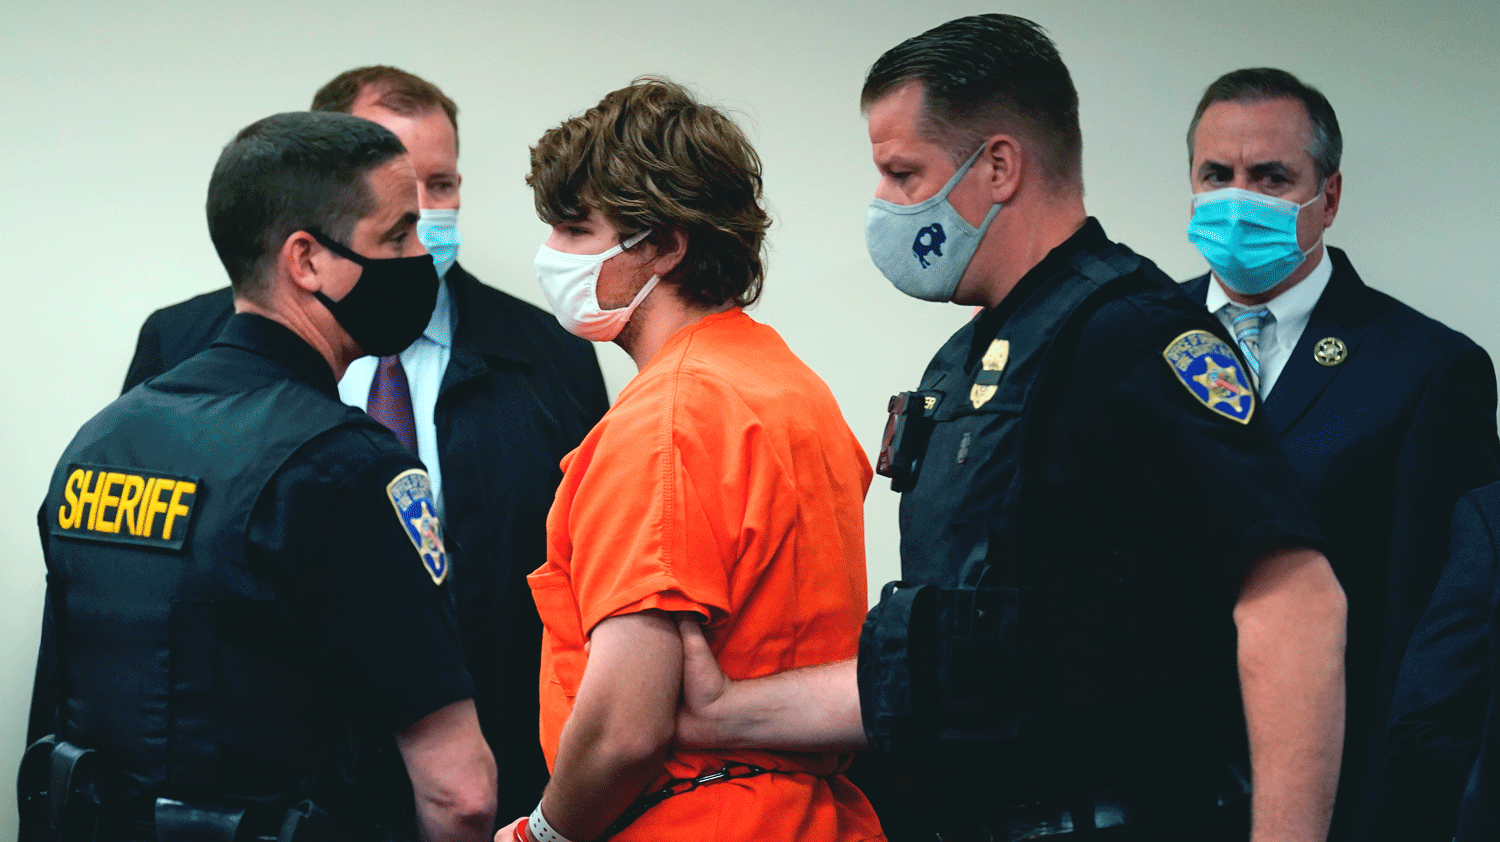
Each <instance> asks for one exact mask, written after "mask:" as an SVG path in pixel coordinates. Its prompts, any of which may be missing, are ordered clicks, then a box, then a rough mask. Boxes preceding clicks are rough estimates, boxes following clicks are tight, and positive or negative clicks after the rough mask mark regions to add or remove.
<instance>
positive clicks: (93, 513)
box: [73, 471, 109, 529]
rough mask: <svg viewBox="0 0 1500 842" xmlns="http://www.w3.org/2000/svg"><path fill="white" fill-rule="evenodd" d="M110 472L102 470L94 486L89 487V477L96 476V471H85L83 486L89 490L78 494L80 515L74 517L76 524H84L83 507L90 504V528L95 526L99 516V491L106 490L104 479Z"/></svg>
mask: <svg viewBox="0 0 1500 842" xmlns="http://www.w3.org/2000/svg"><path fill="white" fill-rule="evenodd" d="M108 474H109V472H108V471H100V472H99V475H98V476H97V477H95V478H94V487H93V488H89V478H90V477H92V476H94V472H93V471H88V472H86V473H84V475H83V487H84V488H85V489H87V490H85V491H84V492H83V493H82V494H79V495H78V515H77V516H76V517H75V518H74V519H73V523H74V524H75V525H78V526H82V525H83V507H84V506H88V507H89V520H88V528H89V529H93V528H94V519H95V518H97V517H98V516H99V492H101V491H103V490H104V479H105V477H106V476H108Z"/></svg>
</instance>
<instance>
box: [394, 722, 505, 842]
mask: <svg viewBox="0 0 1500 842" xmlns="http://www.w3.org/2000/svg"><path fill="white" fill-rule="evenodd" d="M396 744H397V746H398V747H399V749H400V751H401V757H402V760H403V761H404V762H405V764H406V771H407V774H408V775H409V776H410V777H411V782H412V792H413V795H414V796H415V799H416V808H417V830H418V833H419V835H420V836H421V838H422V842H469V840H481V839H488V838H489V836H490V830H491V828H492V827H493V826H494V821H495V786H496V785H495V761H494V758H493V757H491V756H490V750H489V746H487V745H486V744H485V742H484V736H483V734H481V733H480V730H479V720H478V717H477V716H476V714H475V711H474V702H473V701H472V700H469V699H465V700H464V701H462V702H455V703H454V704H451V705H449V706H447V707H445V708H443V709H442V710H439V711H437V712H435V713H433V714H431V715H429V716H427V717H426V718H424V719H422V720H421V721H420V722H417V723H416V724H415V725H412V726H411V727H410V728H408V729H406V730H405V731H403V732H401V733H399V734H397V735H396Z"/></svg>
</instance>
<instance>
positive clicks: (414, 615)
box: [21, 113, 495, 842]
mask: <svg viewBox="0 0 1500 842" xmlns="http://www.w3.org/2000/svg"><path fill="white" fill-rule="evenodd" d="M207 207H208V222H209V232H210V234H211V235H212V237H213V241H214V245H215V247H216V249H217V250H218V253H219V257H220V259H221V260H222V261H223V263H224V266H225V268H226V269H227V270H228V272H229V276H230V280H231V283H232V286H233V289H234V298H235V310H236V314H235V315H234V316H233V317H232V318H231V319H230V320H229V323H228V325H227V326H226V328H225V330H224V333H223V334H222V335H221V336H220V338H219V339H218V341H216V342H215V343H214V344H213V346H212V347H211V348H210V349H208V350H206V351H204V352H203V353H201V354H198V355H197V356H195V357H193V358H191V359H189V360H188V361H186V362H184V363H183V364H182V365H180V366H178V367H177V368H175V369H174V370H173V371H171V372H168V373H167V374H164V375H162V376H160V377H158V378H156V379H154V380H153V381H152V382H151V383H150V384H147V385H146V386H144V387H142V388H140V389H136V390H133V391H131V392H129V393H128V394H126V395H124V396H123V397H121V398H120V399H118V400H116V401H115V402H114V403H112V404H110V405H109V406H108V407H106V408H105V409H104V410H103V411H102V412H100V413H99V414H98V415H97V416H95V417H94V418H93V419H91V420H90V421H89V422H88V423H87V424H85V425H84V426H83V428H82V429H81V430H80V431H79V433H78V434H77V436H76V437H75V438H74V439H73V441H72V443H71V444H70V445H69V446H68V448H67V450H66V451H65V452H64V453H63V456H62V458H61V459H60V460H59V461H58V465H57V469H56V471H55V472H54V474H53V479H52V483H51V486H50V489H49V491H48V494H47V499H46V502H45V503H44V504H43V506H42V509H41V512H40V515H39V522H40V527H41V532H42V540H43V547H44V552H45V556H46V563H47V570H48V586H47V600H48V607H47V617H48V621H47V624H46V627H45V628H44V631H43V635H44V646H43V649H44V655H45V661H46V662H45V663H44V665H43V666H44V669H43V674H44V675H45V676H47V678H46V679H45V680H49V681H52V682H55V684H54V687H53V688H51V689H53V691H54V693H55V696H54V697H55V698H56V699H57V700H58V701H57V702H56V704H54V705H50V706H47V705H43V706H40V709H39V710H38V711H37V712H36V713H35V714H34V715H36V716H40V717H44V718H47V719H50V722H47V723H46V725H48V726H50V730H51V731H52V733H53V734H54V736H53V737H52V738H50V739H49V740H48V741H46V742H44V743H42V744H39V745H37V746H35V747H33V749H31V750H28V754H27V758H26V760H25V761H23V766H22V775H21V777H22V780H21V790H22V794H23V804H22V809H23V827H24V828H25V832H27V833H30V834H35V838H88V835H89V834H91V833H95V832H97V836H98V838H102V839H159V840H162V842H170V840H174V839H210V840H218V839H222V840H225V842H228V840H230V839H231V838H234V839H242V838H254V837H255V836H257V835H258V836H261V837H266V838H278V837H279V838H281V839H366V838H377V836H378V838H409V837H411V836H412V835H413V832H414V831H415V833H416V835H418V836H420V838H422V839H426V840H433V839H455V840H457V839H476V840H477V839H482V838H485V837H487V836H488V833H489V831H490V830H491V825H492V822H493V811H494V793H495V766H494V761H493V759H492V757H491V756H490V753H489V750H488V748H487V747H486V746H485V743H484V740H483V737H482V736H481V734H480V730H479V726H478V722H477V720H476V718H475V713H474V705H473V702H472V696H473V685H472V682H471V681H470V679H469V676H468V674H467V673H466V672H465V670H464V667H463V663H462V659H461V654H460V651H459V646H458V643H457V635H456V631H455V628H454V621H453V617H452V613H451V608H450V607H449V605H448V600H447V598H446V596H445V593H444V588H443V583H444V581H445V579H446V578H447V575H448V562H447V557H446V555H445V554H444V551H443V546H442V543H441V540H440V538H439V536H440V535H441V532H440V530H439V527H438V523H437V520H436V518H435V516H434V514H433V512H434V506H433V499H432V492H431V486H430V482H429V480H428V477H427V474H426V472H425V471H424V470H423V469H422V465H421V463H420V462H418V461H417V460H416V459H415V458H414V457H412V456H411V455H410V454H409V453H408V452H407V451H406V450H405V449H404V448H403V447H402V446H401V444H400V443H399V442H398V441H397V439H396V438H395V436H394V435H393V434H392V433H390V432H389V431H388V430H386V429H385V428H384V427H382V426H380V425H379V424H376V423H375V422H373V421H372V420H370V418H369V417H368V416H367V415H365V414H364V413H363V412H360V411H359V410H357V409H351V408H349V407H346V406H345V405H344V404H342V403H340V402H339V399H338V391H337V386H336V384H337V381H338V376H339V375H340V374H341V373H342V372H343V370H344V369H345V368H346V367H347V366H348V365H349V363H350V362H351V361H352V360H354V359H356V358H358V357H360V356H363V355H365V354H367V353H374V354H389V353H393V352H394V351H396V350H399V349H401V348H403V347H405V346H406V345H407V344H409V343H410V342H411V341H412V339H413V338H414V337H415V336H416V335H417V334H418V333H420V332H421V330H422V327H423V326H424V325H425V324H426V323H427V319H428V315H429V314H430V313H431V311H432V307H433V301H434V297H435V294H436V289H437V276H436V273H435V272H434V269H433V262H432V258H431V257H429V256H428V255H427V254H426V253H425V252H424V250H423V248H422V246H421V244H420V242H419V241H418V239H417V236H416V233H415V225H416V221H417V186H416V180H415V175H414V173H413V170H412V166H411V164H410V162H409V161H408V159H407V156H406V154H405V150H404V149H403V148H402V146H401V143H400V141H399V140H398V139H397V138H396V136H395V135H393V134H391V133H390V132H389V131H388V130H386V129H384V128H382V127H381V126H379V125H377V124H375V123H371V122H368V121H366V120H362V119H359V118H356V117H351V116H349V115H345V114H327V113H293V114H279V115H276V116H273V117H268V118H266V119H264V120H261V121H259V122H256V123H254V124H252V125H250V126H249V127H247V128H246V129H244V130H243V131H241V132H240V133H239V134H238V135H237V136H236V137H235V139H234V140H233V141H232V142H230V143H229V145H228V146H226V147H225V149H224V151H223V153H222V154H221V156H220V158H219V161H218V164H217V166H216V167H215V169H214V173H213V176H212V179H211V180H210V182H209V190H208V204H207ZM47 668H50V669H47ZM37 724H38V723H34V726H35V725H37ZM393 735H394V741H392V736H393ZM49 748H50V757H49V756H48V753H49V752H48V749H49ZM403 762H404V764H405V767H406V772H407V775H409V778H410V789H407V784H406V781H405V777H406V776H403V775H402V774H401V765H400V764H401V763H403ZM44 793H45V796H44ZM412 794H414V795H415V798H414V800H413V798H412ZM413 808H414V814H413V813H412V810H413ZM79 834H81V835H79ZM236 834H238V835H236Z"/></svg>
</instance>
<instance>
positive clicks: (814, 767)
mask: <svg viewBox="0 0 1500 842" xmlns="http://www.w3.org/2000/svg"><path fill="white" fill-rule="evenodd" d="M562 467H563V472H564V476H563V481H562V485H561V486H560V487H559V488H558V491H557V499H556V501H555V502H554V503H553V506H552V511H551V513H550V514H549V516H548V518H547V542H548V546H547V563H546V564H545V565H543V566H542V567H541V568H540V569H538V570H537V571H536V572H534V573H532V574H531V576H530V577H529V582H530V584H531V590H532V594H533V596H534V597H535V598H536V603H537V608H538V610H539V612H540V613H541V617H542V623H543V624H544V626H545V631H544V633H543V641H542V671H541V740H542V749H543V751H544V752H545V753H546V755H547V763H548V765H549V766H550V765H552V764H553V763H554V762H555V761H556V757H557V747H558V741H559V739H560V737H561V734H562V729H563V724H564V722H566V721H567V718H568V715H569V713H571V711H572V709H573V698H574V696H575V695H576V694H577V692H578V686H579V683H580V682H581V681H582V678H583V670H584V665H585V663H586V660H587V656H586V654H585V652H584V643H585V641H586V640H587V634H588V632H589V631H590V630H592V629H593V627H594V626H595V625H597V624H598V623H599V622H600V621H601V620H604V619H606V618H608V617H613V616H619V615H624V614H631V613H635V612H639V611H643V610H646V609H652V608H655V609H661V610H664V611H673V612H687V613H691V614H697V615H699V616H701V617H703V618H705V619H706V621H707V625H706V627H705V632H706V634H707V637H708V641H709V644H710V645H711V646H712V648H713V651H714V654H715V655H716V656H717V658H718V661H719V664H720V666H722V667H723V669H724V671H725V672H726V673H728V674H729V675H730V677H732V678H736V679H744V678H755V677H758V676H763V675H769V674H771V673H775V672H781V671H784V670H789V669H794V668H796V667H804V666H811V665H814V664H822V663H828V662H831V661H837V660H842V659H845V658H849V657H853V656H854V654H855V652H856V650H857V648H858V638H859V629H860V624H861V622H862V621H863V620H864V614H865V605H866V586H865V556H864V495H865V491H866V490H867V489H868V488H869V485H870V478H871V472H870V465H869V461H868V460H867V459H866V458H865V455H864V451H863V450H862V449H861V448H860V446H859V443H858V441H856V440H855V438H854V435H853V433H851V432H850V431H849V426H848V425H847V424H846V423H845V422H844V419H843V416H842V415H841V414H840V412H839V408H838V404H837V403H836V402H835V401H834V398H833V394H832V393H831V392H830V391H829V390H828V387H827V385H825V384H824V383H823V381H822V380H820V379H819V378H818V377H817V375H815V374H813V372H812V371H811V370H810V369H808V367H807V366H806V365H804V364H803V363H802V361H801V360H799V359H797V357H796V356H794V355H793V354H792V352H791V351H790V350H789V349H788V348H787V346H786V343H784V342H783V341H782V340H781V337H780V336H778V335H777V334H776V332H775V331H773V330H772V329H771V328H769V327H766V326H765V325H761V324H758V323H757V322H755V321H753V320H752V319H750V317H749V316H746V315H745V314H744V312H743V311H741V310H739V309H733V310H729V311H727V312H724V313H719V314H716V315H711V316H708V317H706V318H704V319H702V320H701V321H699V322H698V323H696V324H694V325H691V326H689V327H686V328H683V329H682V330H681V331H679V332H678V333H677V334H675V335H674V336H673V337H672V338H671V339H670V340H668V341H667V343H666V344H665V345H664V346H663V347H662V349H661V350H660V351H659V352H658V353H657V354H656V356H655V357H654V358H652V360H651V361H650V362H649V363H648V364H647V365H646V367H645V368H644V369H642V370H641V372H640V374H639V375H637V376H636V378H635V379H634V380H632V381H631V382H630V383H629V385H627V386H626V387H625V389H624V390H623V391H622V392H621V393H620V396H619V398H618V399H617V400H616V402H615V404H614V406H613V407H612V408H611V409H610V410H609V412H608V413H607V414H606V415H605V416H604V418H603V420H601V421H600V422H599V425H598V426H596V427H595V428H594V430H593V431H592V432H591V433H589V435H588V436H587V437H586V438H585V439H584V441H583V443H582V444H581V445H579V447H578V449H577V450H575V451H573V452H572V453H570V454H569V455H568V456H567V457H566V458H564V459H563V462H562ZM726 762H740V763H752V764H756V765H759V766H762V767H765V768H769V769H777V770H781V771H780V772H778V773H772V774H766V775H760V776H757V777H748V778H740V779H735V780H731V781H722V782H717V783H712V784H708V785H705V786H702V787H700V788H698V789H696V790H694V791H692V792H689V793H685V794H681V795H675V796H673V797H671V798H668V799H666V800H665V801H663V802H662V803H660V804H658V805H656V806H655V807H652V808H651V809H650V810H648V811H646V813H644V814H643V815H642V816H641V817H640V818H638V819H636V820H635V821H634V822H633V823H632V824H631V825H629V826H628V827H627V828H625V830H624V831H623V832H621V833H620V834H619V835H618V836H616V837H615V839H618V840H620V842H628V840H648V839H649V840H661V839H684V840H700V839H703V840H708V839H713V840H740V839H743V840H752V839H753V840H757V842H764V840H767V839H809V840H840V842H855V841H856V840H871V839H877V840H878V839H884V836H883V835H882V833H881V830H880V825H879V822H878V821H877V819H876V818H875V813H874V811H873V810H872V809H871V808H870V805H869V802H868V801H866V800H865V797H864V795H863V794H862V793H860V792H859V790H858V789H856V788H855V787H854V786H853V785H851V784H850V783H849V782H848V780H847V779H845V778H844V777H843V775H842V774H841V772H842V770H843V769H844V768H845V767H846V765H847V756H846V755H837V754H812V753H792V752H757V751H742V750H716V751H710V752H696V751H687V750H682V749H678V748H676V747H673V748H672V749H671V751H670V753H669V755H668V757H667V761H666V765H665V768H664V769H663V770H662V775H661V777H660V779H659V780H658V782H657V783H655V784H653V785H652V786H651V787H650V788H649V789H648V790H647V791H648V792H649V791H652V790H655V789H657V788H659V787H660V786H661V784H662V783H663V782H665V781H667V780H669V779H671V778H691V777H694V776H697V775H699V774H702V773H704V772H708V771H713V770H717V769H719V768H721V767H723V766H724V764H725V763H726Z"/></svg>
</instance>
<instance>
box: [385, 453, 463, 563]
mask: <svg viewBox="0 0 1500 842" xmlns="http://www.w3.org/2000/svg"><path fill="white" fill-rule="evenodd" d="M385 494H386V496H387V497H389V498H390V499H391V505H392V506H394V507H395V508H396V519H397V520H399V521H401V528H403V529H405V530H406V537H408V538H410V539H411V543H412V546H414V547H416V548H417V555H419V556H421V557H422V566H423V567H424V568H426V569H427V575H428V576H431V577H432V581H433V583H434V584H438V585H441V584H442V583H443V580H444V579H446V578H448V554H447V553H445V552H443V528H442V525H441V524H439V523H438V518H437V511H436V510H437V507H436V506H435V505H434V504H433V502H432V478H431V477H429V476H427V472H426V471H423V470H421V469H419V468H412V469H411V470H409V471H402V472H401V473H399V474H397V475H396V478H395V479H393V480H391V481H390V484H389V485H387V486H386V487H385Z"/></svg>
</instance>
